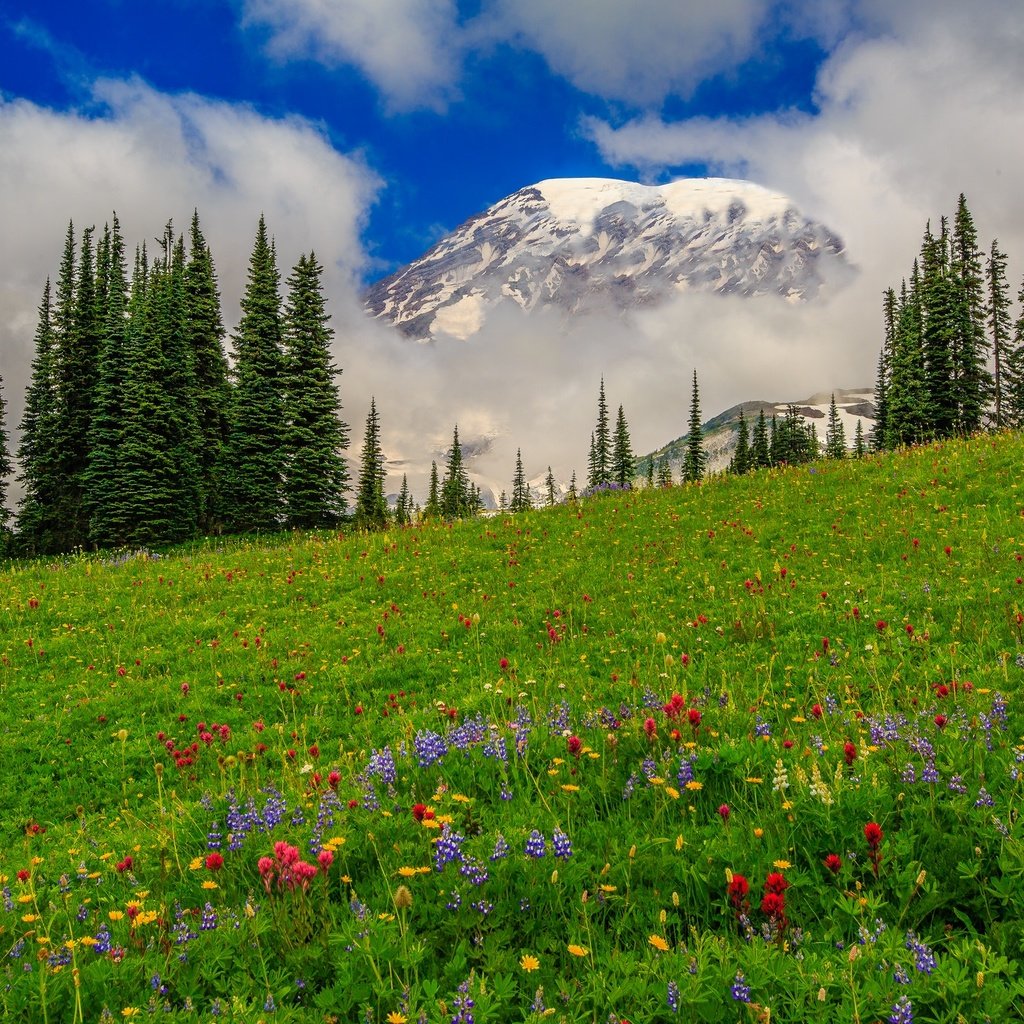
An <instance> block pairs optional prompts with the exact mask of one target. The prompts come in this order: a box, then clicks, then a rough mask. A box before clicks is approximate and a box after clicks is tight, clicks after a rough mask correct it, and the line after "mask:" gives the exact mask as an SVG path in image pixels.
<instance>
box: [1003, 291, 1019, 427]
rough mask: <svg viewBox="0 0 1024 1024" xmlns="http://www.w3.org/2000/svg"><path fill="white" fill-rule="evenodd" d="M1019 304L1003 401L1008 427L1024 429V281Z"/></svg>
mask: <svg viewBox="0 0 1024 1024" xmlns="http://www.w3.org/2000/svg"><path fill="white" fill-rule="evenodd" d="M1017 302H1018V303H1019V304H1020V311H1021V312H1020V316H1019V317H1018V318H1017V322H1016V324H1015V325H1014V331H1013V344H1012V347H1011V348H1010V350H1009V352H1008V353H1007V356H1006V365H1005V369H1004V373H1003V376H1004V382H1003V399H1004V413H1005V416H1006V423H1007V425H1008V426H1011V427H1024V281H1021V285H1020V291H1019V292H1018V293H1017Z"/></svg>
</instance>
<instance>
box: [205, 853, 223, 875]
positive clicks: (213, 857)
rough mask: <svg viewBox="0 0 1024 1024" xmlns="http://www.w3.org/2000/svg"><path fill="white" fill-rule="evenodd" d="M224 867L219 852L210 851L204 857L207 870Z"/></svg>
mask: <svg viewBox="0 0 1024 1024" xmlns="http://www.w3.org/2000/svg"><path fill="white" fill-rule="evenodd" d="M222 867H224V858H223V857H222V856H221V855H220V854H219V853H211V854H210V855H209V857H207V858H206V870H207V871H220V869H221V868H222Z"/></svg>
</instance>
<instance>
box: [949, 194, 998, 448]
mask: <svg viewBox="0 0 1024 1024" xmlns="http://www.w3.org/2000/svg"><path fill="white" fill-rule="evenodd" d="M950 258H951V267H950V269H951V277H952V279H953V282H954V285H955V289H956V292H955V301H956V313H955V335H954V343H953V364H954V365H953V372H954V380H955V387H956V399H957V423H956V429H957V432H958V433H960V434H971V433H973V432H974V431H976V430H977V429H978V428H979V427H980V426H981V420H982V415H983V413H984V411H985V407H986V404H987V402H988V399H989V398H990V396H991V390H992V378H991V377H990V376H989V373H988V369H987V363H988V350H989V342H988V338H987V337H986V334H985V278H984V273H983V270H982V253H981V250H980V249H979V248H978V233H977V231H976V230H975V227H974V219H973V217H972V216H971V212H970V210H968V208H967V200H966V199H965V198H964V195H963V193H962V192H961V193H960V197H959V199H958V201H957V208H956V213H955V214H954V216H953V235H952V238H951V253H950Z"/></svg>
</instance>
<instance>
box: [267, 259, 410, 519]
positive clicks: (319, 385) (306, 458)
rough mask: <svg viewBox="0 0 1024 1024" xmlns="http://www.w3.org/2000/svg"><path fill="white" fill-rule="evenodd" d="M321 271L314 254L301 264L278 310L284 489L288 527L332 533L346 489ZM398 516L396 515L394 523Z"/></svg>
mask: <svg viewBox="0 0 1024 1024" xmlns="http://www.w3.org/2000/svg"><path fill="white" fill-rule="evenodd" d="M323 269H324V268H323V267H322V266H321V265H320V263H318V262H317V258H316V255H315V254H314V253H310V254H309V256H301V257H300V258H299V261H298V263H296V265H295V268H294V269H293V270H292V274H291V277H289V278H288V288H289V292H288V301H287V305H286V307H285V331H284V373H283V375H282V377H283V385H284V407H285V423H286V428H285V445H284V449H285V466H284V484H285V494H286V498H287V509H288V524H289V526H291V527H301V528H303V529H311V528H316V527H330V526H334V525H336V524H337V523H338V522H339V520H340V519H341V517H342V516H343V515H344V514H345V490H346V489H347V487H348V470H347V468H346V466H345V460H344V457H343V456H342V452H343V451H344V450H345V449H346V448H348V428H347V426H346V424H345V423H343V422H342V419H341V400H340V399H339V397H338V387H337V385H336V383H335V380H334V378H335V377H336V376H337V375H338V374H339V373H340V371H339V370H338V369H337V368H336V367H335V366H334V364H333V362H332V360H331V338H332V336H333V334H334V332H333V331H332V330H331V327H330V324H329V321H330V315H329V314H328V313H327V310H326V300H325V299H324V294H323V284H322V276H323ZM406 496H408V495H406ZM406 512H407V510H406V509H405V508H404V507H402V508H401V515H402V516H405V514H406ZM399 521H400V522H401V521H402V520H401V519H400V520H399Z"/></svg>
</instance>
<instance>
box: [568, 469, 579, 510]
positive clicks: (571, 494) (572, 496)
mask: <svg viewBox="0 0 1024 1024" xmlns="http://www.w3.org/2000/svg"><path fill="white" fill-rule="evenodd" d="M566 497H567V498H568V499H569V501H572V502H575V501H576V500H577V499H578V498H579V493H578V491H577V489H576V470H575V469H574V470H573V471H572V477H571V478H570V480H569V491H568V493H567V494H566Z"/></svg>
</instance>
